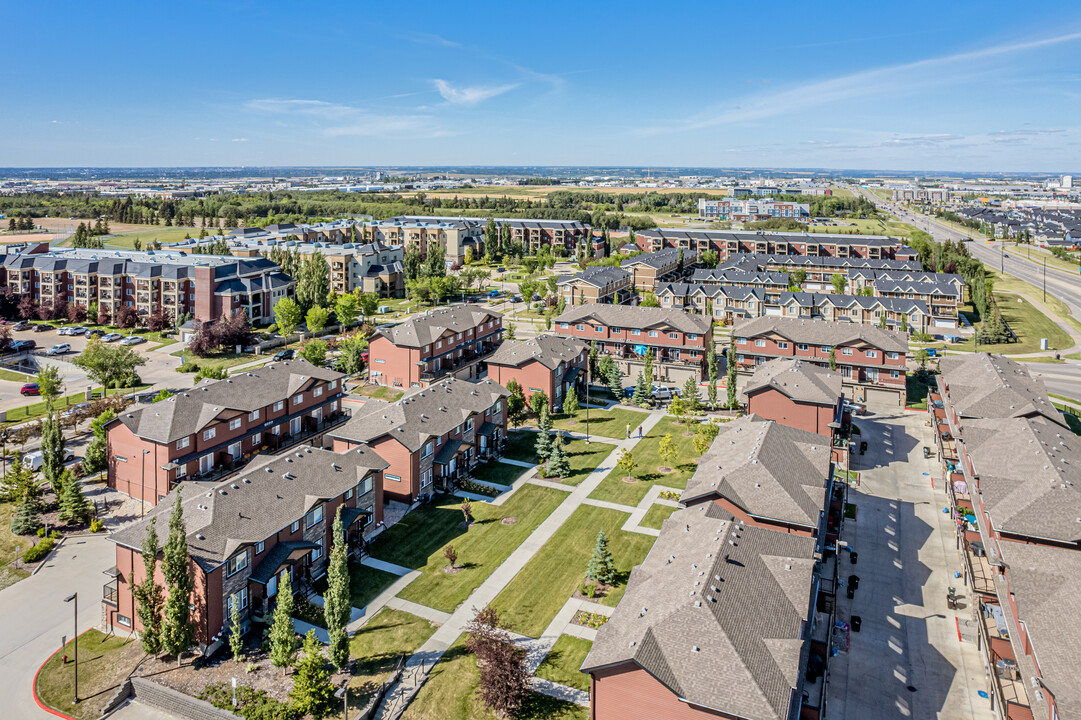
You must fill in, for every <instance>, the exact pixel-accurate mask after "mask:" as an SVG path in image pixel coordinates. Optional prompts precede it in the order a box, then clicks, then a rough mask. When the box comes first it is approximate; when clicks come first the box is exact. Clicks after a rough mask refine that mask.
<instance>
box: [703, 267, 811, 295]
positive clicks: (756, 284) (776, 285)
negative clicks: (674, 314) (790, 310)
mask: <svg viewBox="0 0 1081 720" xmlns="http://www.w3.org/2000/svg"><path fill="white" fill-rule="evenodd" d="M687 282H688V283H690V284H694V285H728V286H731V287H750V288H761V289H763V290H765V291H766V294H767V295H770V296H773V297H777V296H778V295H779V294H780V293H782V292H784V291H785V290H788V288H789V283H790V282H791V281H790V278H789V277H788V273H786V272H765V271H763V272H759V271H757V270H740V269H738V268H724V269H720V268H709V269H695V270H692V271H691V276H690V278H688V280H687Z"/></svg>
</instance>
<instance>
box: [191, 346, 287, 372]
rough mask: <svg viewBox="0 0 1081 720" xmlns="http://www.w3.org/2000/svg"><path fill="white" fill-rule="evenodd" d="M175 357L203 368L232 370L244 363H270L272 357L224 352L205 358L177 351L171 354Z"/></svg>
mask: <svg viewBox="0 0 1081 720" xmlns="http://www.w3.org/2000/svg"><path fill="white" fill-rule="evenodd" d="M171 355H172V356H173V357H178V358H183V359H184V362H193V363H195V364H196V365H198V366H199V367H201V368H219V367H221V368H231V367H233V366H235V365H243V364H244V363H249V362H254V361H256V360H264V361H266V362H270V360H271V357H272V356H271V355H255V354H253V353H240V354H239V355H238V354H236V353H230V352H223V353H214V354H213V355H210V356H208V357H205V358H201V357H198V356H196V355H192V354H191V352H189V351H188V350H177V351H176V352H174V353H171Z"/></svg>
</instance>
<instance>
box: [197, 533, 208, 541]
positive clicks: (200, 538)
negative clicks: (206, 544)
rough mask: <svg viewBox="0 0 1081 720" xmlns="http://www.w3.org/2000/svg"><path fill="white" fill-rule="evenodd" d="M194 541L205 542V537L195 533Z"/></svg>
mask: <svg viewBox="0 0 1081 720" xmlns="http://www.w3.org/2000/svg"><path fill="white" fill-rule="evenodd" d="M195 539H196V540H206V537H205V536H203V535H202V534H200V533H195Z"/></svg>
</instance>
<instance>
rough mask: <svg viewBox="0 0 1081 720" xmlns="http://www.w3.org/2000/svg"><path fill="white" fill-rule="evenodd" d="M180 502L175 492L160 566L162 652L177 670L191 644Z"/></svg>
mask: <svg viewBox="0 0 1081 720" xmlns="http://www.w3.org/2000/svg"><path fill="white" fill-rule="evenodd" d="M181 503H182V498H181V493H180V491H179V490H177V493H176V500H175V502H174V503H173V513H172V515H171V516H170V518H169V539H168V540H166V541H165V550H164V554H163V558H162V563H161V566H162V567H161V570H162V575H164V576H165V586H166V588H167V589H168V596H167V597H166V599H165V623H164V626H163V628H162V649H163V650H164V651H165V652H167V653H168V654H170V655H175V656H176V664H177V667H179V666H180V656H181V655H182V654H183V653H184V651H185V650H187V649H188V648H190V647H191V646H192V645H193V644H194V642H195V636H194V633H193V629H192V625H191V610H190V609H189V606H190V603H191V592H192V589H193V588H194V587H195V583H194V581H193V580H192V576H191V569H190V567H189V565H188V562H189V561H188V532H187V529H186V528H185V526H184V510H183V507H182V505H181Z"/></svg>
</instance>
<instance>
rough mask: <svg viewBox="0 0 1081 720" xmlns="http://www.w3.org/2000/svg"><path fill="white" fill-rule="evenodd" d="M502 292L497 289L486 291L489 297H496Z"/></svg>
mask: <svg viewBox="0 0 1081 720" xmlns="http://www.w3.org/2000/svg"><path fill="white" fill-rule="evenodd" d="M502 294H503V293H501V292H500V291H499V290H492V291H491V292H489V293H488V297H490V298H497V297H499V296H500V295H502Z"/></svg>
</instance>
